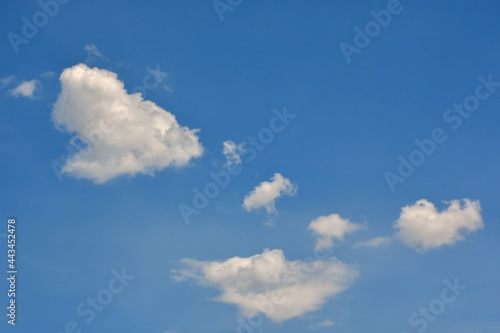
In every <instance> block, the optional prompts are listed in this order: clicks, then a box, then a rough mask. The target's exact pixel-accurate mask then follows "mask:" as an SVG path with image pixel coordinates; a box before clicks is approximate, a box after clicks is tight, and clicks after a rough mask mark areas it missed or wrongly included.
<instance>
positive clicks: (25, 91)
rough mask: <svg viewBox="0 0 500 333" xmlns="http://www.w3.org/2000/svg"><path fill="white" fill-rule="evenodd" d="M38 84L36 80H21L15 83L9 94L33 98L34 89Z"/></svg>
mask: <svg viewBox="0 0 500 333" xmlns="http://www.w3.org/2000/svg"><path fill="white" fill-rule="evenodd" d="M38 85H39V81H38V80H31V81H23V82H21V83H20V84H19V85H17V86H16V87H15V88H14V89H12V90H10V94H11V95H12V96H13V97H21V96H22V97H28V98H33V97H34V93H35V90H36V88H37V86H38Z"/></svg>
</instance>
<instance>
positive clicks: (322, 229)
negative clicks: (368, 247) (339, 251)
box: [307, 214, 362, 249]
mask: <svg viewBox="0 0 500 333" xmlns="http://www.w3.org/2000/svg"><path fill="white" fill-rule="evenodd" d="M361 228H362V225H360V224H357V223H353V222H351V221H349V219H343V218H342V217H340V215H338V214H331V215H328V216H320V217H318V218H317V219H315V220H313V221H312V222H311V223H310V224H309V227H308V228H307V229H309V230H312V231H313V232H314V233H315V234H316V235H317V237H318V239H317V241H316V249H322V248H328V247H331V246H333V239H334V238H336V239H338V240H343V239H344V236H345V235H347V234H350V233H353V232H355V231H357V230H359V229H361Z"/></svg>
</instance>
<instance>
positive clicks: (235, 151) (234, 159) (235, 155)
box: [222, 141, 244, 166]
mask: <svg viewBox="0 0 500 333" xmlns="http://www.w3.org/2000/svg"><path fill="white" fill-rule="evenodd" d="M222 146H223V150H222V153H223V154H224V156H225V157H226V163H225V165H224V166H233V165H238V164H241V154H243V152H244V149H243V145H242V144H239V145H238V144H236V143H234V142H233V141H224V142H223V143H222Z"/></svg>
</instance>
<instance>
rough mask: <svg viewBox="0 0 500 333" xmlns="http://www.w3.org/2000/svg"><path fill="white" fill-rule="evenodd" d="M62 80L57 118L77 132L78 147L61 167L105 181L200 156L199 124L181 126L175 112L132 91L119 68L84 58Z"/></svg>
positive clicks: (59, 123)
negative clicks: (114, 69) (100, 65)
mask: <svg viewBox="0 0 500 333" xmlns="http://www.w3.org/2000/svg"><path fill="white" fill-rule="evenodd" d="M60 81H61V86H62V91H61V93H60V95H59V97H58V99H57V101H56V103H55V105H54V108H53V111H52V120H53V122H54V123H55V125H56V126H57V127H59V128H61V129H64V130H66V131H68V132H70V133H73V134H74V136H73V139H72V140H71V143H72V144H73V145H74V146H75V150H76V151H77V153H75V154H73V155H72V156H69V158H68V159H67V160H66V162H65V164H64V166H63V168H62V170H61V171H62V173H65V174H69V175H72V176H75V177H78V178H88V179H91V180H93V181H95V182H96V183H103V182H106V181H108V180H110V179H112V178H114V177H117V176H120V175H135V174H137V173H144V174H153V172H154V171H155V170H161V169H163V168H165V167H168V166H184V165H186V164H187V163H188V162H189V161H190V159H192V158H194V157H198V156H201V154H202V152H203V148H202V146H201V144H200V143H199V142H198V137H197V135H196V132H197V130H190V129H189V128H187V127H183V126H180V125H179V124H178V123H177V121H176V119H175V116H174V115H172V114H171V113H169V112H167V111H165V110H164V109H162V108H161V107H159V106H157V105H156V104H155V103H153V102H150V101H145V100H143V99H142V97H141V95H140V93H136V94H132V95H130V94H128V93H127V91H126V90H125V88H124V85H123V82H121V81H119V80H118V79H117V75H116V74H115V73H112V72H109V71H107V70H102V69H98V68H89V67H87V66H86V65H84V64H79V65H76V66H74V67H71V68H67V69H65V70H64V71H63V73H62V74H61V77H60Z"/></svg>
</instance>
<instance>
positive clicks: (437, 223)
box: [394, 199, 483, 252]
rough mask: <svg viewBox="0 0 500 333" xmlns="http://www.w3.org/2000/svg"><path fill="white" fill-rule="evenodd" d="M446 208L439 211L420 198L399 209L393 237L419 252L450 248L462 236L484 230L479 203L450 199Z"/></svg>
mask: <svg viewBox="0 0 500 333" xmlns="http://www.w3.org/2000/svg"><path fill="white" fill-rule="evenodd" d="M448 204H449V207H448V208H447V209H446V210H443V211H441V212H439V211H438V210H437V209H436V207H435V206H434V204H432V203H431V202H429V201H427V200H425V199H421V200H419V201H417V202H416V203H415V204H414V205H409V206H406V207H403V208H402V209H401V215H400V216H399V219H398V220H397V221H396V223H395V225H394V227H395V228H396V229H398V231H397V233H396V237H397V238H399V239H400V240H401V241H402V242H403V243H404V244H406V245H407V246H409V247H412V248H414V249H415V250H417V251H419V252H425V251H427V250H430V249H435V248H438V247H440V246H442V245H453V244H455V243H456V242H458V241H461V240H463V239H464V237H465V234H467V233H469V232H473V231H476V230H478V229H481V228H482V227H483V220H482V217H481V214H480V212H481V206H480V204H479V201H471V200H469V199H464V200H463V205H462V204H461V202H460V200H452V201H450V202H448Z"/></svg>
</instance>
